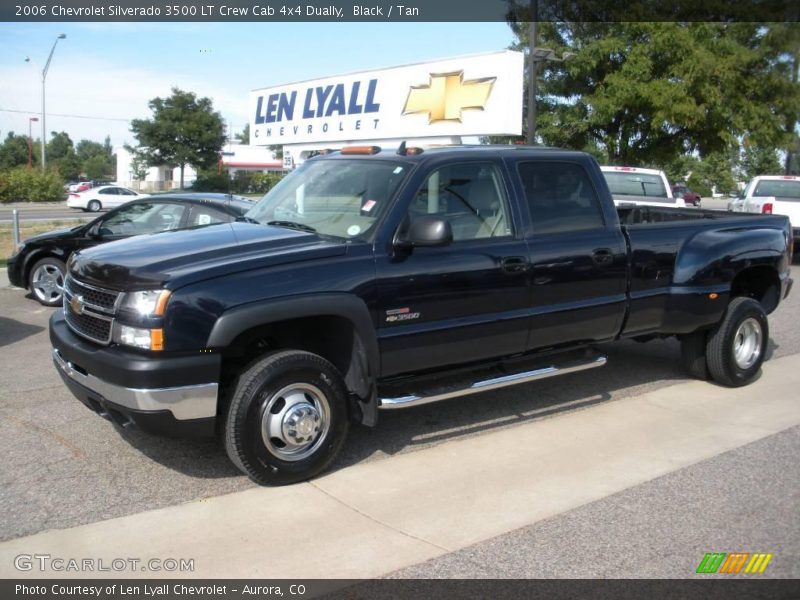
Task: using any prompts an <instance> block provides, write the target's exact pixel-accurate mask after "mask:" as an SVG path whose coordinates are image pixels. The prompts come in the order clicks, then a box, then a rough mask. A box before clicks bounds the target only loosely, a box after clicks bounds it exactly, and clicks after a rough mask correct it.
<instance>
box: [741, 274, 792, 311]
mask: <svg viewBox="0 0 800 600" xmlns="http://www.w3.org/2000/svg"><path fill="white" fill-rule="evenodd" d="M780 290H781V280H780V276H779V275H778V272H777V270H776V269H775V267H773V266H772V265H768V264H762V265H754V266H752V267H747V268H745V269H743V270H741V271H739V273H737V274H736V276H735V277H734V278H733V279H732V280H731V294H730V298H731V300H732V299H733V298H739V297H747V298H753V299H754V300H757V301H758V302H759V303H760V304H761V305H762V306H763V307H764V311H765V312H766V313H767V314H770V313H771V312H772V311H774V310H775V309H776V308H777V307H778V303H779V302H780Z"/></svg>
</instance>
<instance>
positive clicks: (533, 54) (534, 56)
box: [526, 0, 575, 145]
mask: <svg viewBox="0 0 800 600" xmlns="http://www.w3.org/2000/svg"><path fill="white" fill-rule="evenodd" d="M538 13H539V2H538V0H530V14H529V15H528V18H529V19H530V32H529V40H528V42H529V47H528V135H527V140H526V141H527V143H528V144H530V145H533V144H535V143H536V77H537V71H538V69H537V64H538V63H540V62H563V61H565V60H569V59H570V58H572V57H574V56H575V53H574V52H564V53H563V54H562V55H561V58H559V57H558V56H556V53H555V52H554V51H553V50H551V49H550V48H538V47H537V45H536V43H537V41H538V36H537V33H538V32H537V25H538V23H537V22H536V19H537V17H538Z"/></svg>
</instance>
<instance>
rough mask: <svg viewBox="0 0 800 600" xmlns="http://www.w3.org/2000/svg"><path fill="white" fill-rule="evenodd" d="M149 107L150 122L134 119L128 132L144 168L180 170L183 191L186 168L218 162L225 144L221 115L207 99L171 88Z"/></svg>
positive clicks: (148, 120)
mask: <svg viewBox="0 0 800 600" xmlns="http://www.w3.org/2000/svg"><path fill="white" fill-rule="evenodd" d="M149 106H150V109H151V110H152V111H153V117H152V119H134V120H133V121H132V122H131V132H132V133H133V135H134V136H135V137H136V139H137V141H138V142H139V147H140V148H139V151H140V152H141V154H142V156H144V157H145V159H146V161H147V164H148V165H151V166H157V165H167V166H172V167H174V166H177V167H180V170H181V180H180V187H181V188H183V174H184V169H185V167H186V165H192V166H194V167H196V168H198V169H203V168H210V167H211V166H212V165H213V164H215V163H216V162H217V160H218V159H219V153H220V150H221V149H222V146H223V145H224V144H225V124H224V122H223V120H222V116H221V115H220V114H219V113H218V112H217V111H215V110H214V107H213V105H212V103H211V100H210V99H209V98H197V96H196V95H195V94H193V93H192V92H184V91H182V90H179V89H178V88H173V89H172V95H171V96H170V97H169V98H154V99H153V100H151V101H150V102H149Z"/></svg>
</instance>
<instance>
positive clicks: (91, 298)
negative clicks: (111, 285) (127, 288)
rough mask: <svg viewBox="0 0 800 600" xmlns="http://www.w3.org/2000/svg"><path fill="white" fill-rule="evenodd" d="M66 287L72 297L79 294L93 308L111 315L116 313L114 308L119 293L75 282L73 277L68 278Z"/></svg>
mask: <svg viewBox="0 0 800 600" xmlns="http://www.w3.org/2000/svg"><path fill="white" fill-rule="evenodd" d="M65 287H66V288H67V292H69V294H70V295H72V296H74V295H75V294H78V295H80V296H81V297H82V298H83V301H84V302H85V303H86V304H87V305H91V306H92V307H93V308H97V309H100V310H102V311H103V312H108V313H110V314H113V313H114V307H115V306H116V303H117V298H119V295H120V294H119V292H115V291H112V290H103V289H100V288H96V287H94V286H91V285H87V284H85V283H81V282H80V281H75V280H74V279H73V278H72V277H67V280H66V282H65Z"/></svg>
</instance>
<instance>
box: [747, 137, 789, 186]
mask: <svg viewBox="0 0 800 600" xmlns="http://www.w3.org/2000/svg"><path fill="white" fill-rule="evenodd" d="M780 171H781V163H780V161H779V160H778V153H777V152H775V150H774V149H773V148H764V147H763V146H755V145H750V144H747V143H745V145H744V150H743V151H742V176H743V178H744V179H752V178H753V177H757V176H758V175H776V174H778V173H780Z"/></svg>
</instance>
